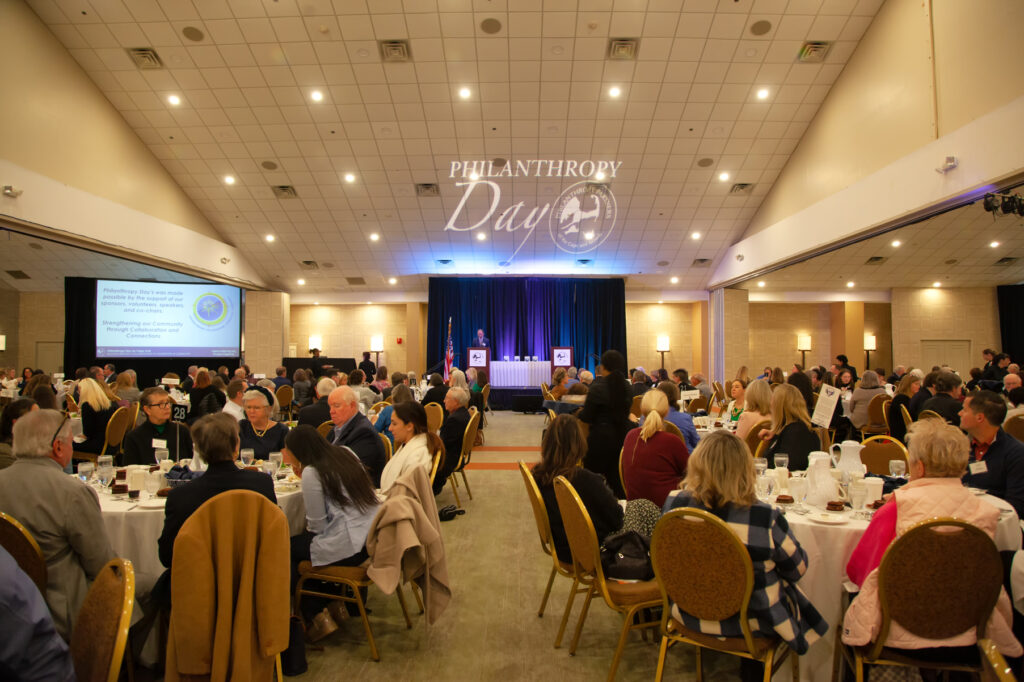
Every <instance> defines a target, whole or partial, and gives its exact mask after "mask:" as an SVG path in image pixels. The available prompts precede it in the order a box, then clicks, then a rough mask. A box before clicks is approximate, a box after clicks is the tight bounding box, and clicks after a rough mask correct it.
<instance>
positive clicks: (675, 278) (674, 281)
mask: <svg viewBox="0 0 1024 682" xmlns="http://www.w3.org/2000/svg"><path fill="white" fill-rule="evenodd" d="M669 281H670V282H672V284H679V278H678V277H672V278H671V279H669Z"/></svg>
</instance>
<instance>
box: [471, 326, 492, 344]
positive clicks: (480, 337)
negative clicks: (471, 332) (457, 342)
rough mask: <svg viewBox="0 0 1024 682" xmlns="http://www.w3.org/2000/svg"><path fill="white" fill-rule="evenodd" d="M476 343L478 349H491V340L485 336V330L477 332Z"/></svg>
mask: <svg viewBox="0 0 1024 682" xmlns="http://www.w3.org/2000/svg"><path fill="white" fill-rule="evenodd" d="M474 343H475V345H476V347H478V348H490V347H491V340H490V339H489V338H487V337H486V336H484V330H483V329H477V330H476V339H475V340H474Z"/></svg>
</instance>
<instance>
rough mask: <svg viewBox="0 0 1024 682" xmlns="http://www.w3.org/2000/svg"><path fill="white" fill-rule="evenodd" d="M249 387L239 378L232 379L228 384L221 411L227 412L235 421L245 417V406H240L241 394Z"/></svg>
mask: <svg viewBox="0 0 1024 682" xmlns="http://www.w3.org/2000/svg"><path fill="white" fill-rule="evenodd" d="M248 388H249V387H248V386H247V385H246V384H245V382H244V381H242V380H241V379H232V380H231V383H230V384H228V395H227V401H226V402H225V403H224V409H223V410H222V411H223V412H227V413H228V414H230V415H231V416H232V417H234V418H235V421H238V422H240V421H242V420H243V419H245V408H244V407H242V396H243V395H245V391H246V389H248Z"/></svg>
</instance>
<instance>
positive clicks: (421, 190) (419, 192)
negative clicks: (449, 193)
mask: <svg viewBox="0 0 1024 682" xmlns="http://www.w3.org/2000/svg"><path fill="white" fill-rule="evenodd" d="M416 196H418V197H439V196H441V187H440V186H439V185H438V184H437V183H436V182H417V183H416Z"/></svg>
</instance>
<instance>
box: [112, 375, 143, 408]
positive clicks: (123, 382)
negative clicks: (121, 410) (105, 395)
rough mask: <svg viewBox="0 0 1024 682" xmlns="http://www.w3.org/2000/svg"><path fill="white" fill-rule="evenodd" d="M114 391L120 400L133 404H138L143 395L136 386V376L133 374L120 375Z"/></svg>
mask: <svg viewBox="0 0 1024 682" xmlns="http://www.w3.org/2000/svg"><path fill="white" fill-rule="evenodd" d="M113 390H114V395H116V396H117V397H118V398H119V399H121V400H127V401H128V402H132V403H134V402H138V400H139V396H140V395H142V391H140V390H139V387H138V386H136V385H135V375H134V374H133V373H131V372H121V373H120V374H118V375H117V380H116V381H115V382H114V386H113Z"/></svg>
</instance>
